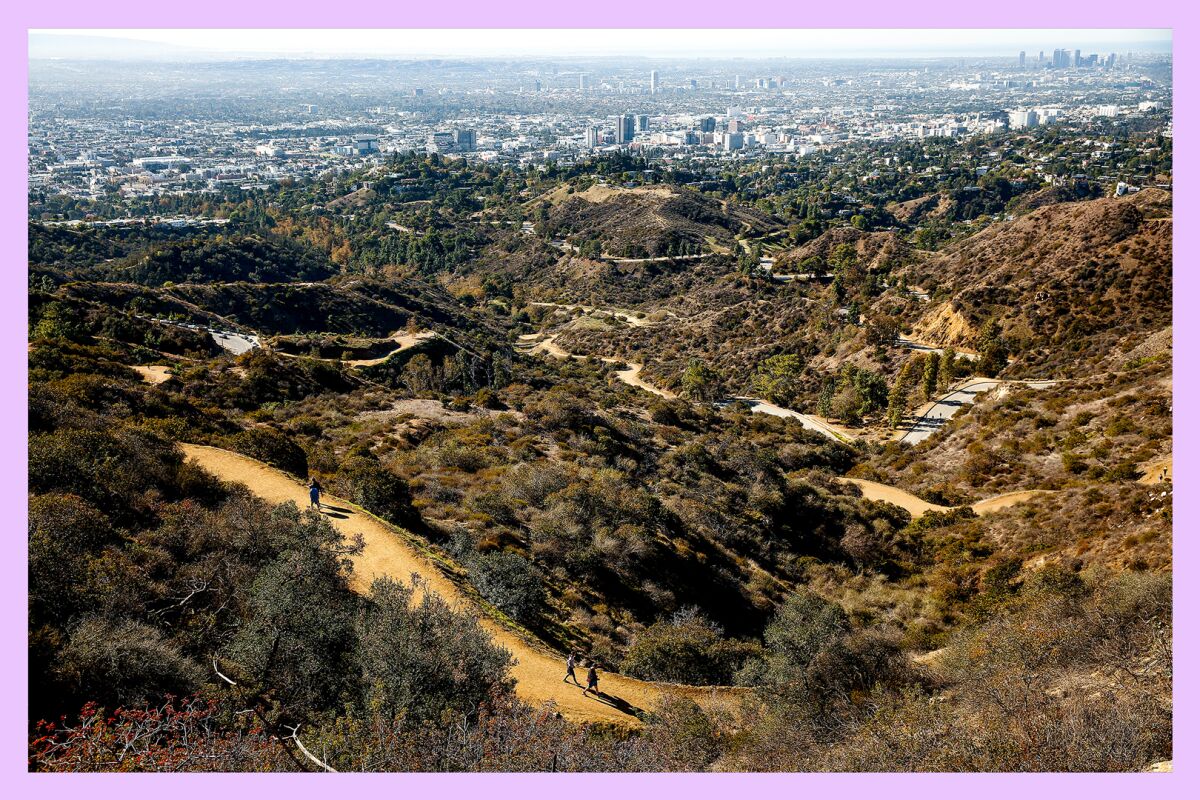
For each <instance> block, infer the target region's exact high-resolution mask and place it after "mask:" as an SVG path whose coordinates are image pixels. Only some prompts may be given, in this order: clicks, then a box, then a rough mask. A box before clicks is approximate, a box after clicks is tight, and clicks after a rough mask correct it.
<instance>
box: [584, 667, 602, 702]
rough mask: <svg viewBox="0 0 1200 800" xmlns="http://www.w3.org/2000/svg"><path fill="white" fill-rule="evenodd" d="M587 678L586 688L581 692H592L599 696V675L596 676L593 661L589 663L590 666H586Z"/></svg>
mask: <svg viewBox="0 0 1200 800" xmlns="http://www.w3.org/2000/svg"><path fill="white" fill-rule="evenodd" d="M587 679H588V685H587V688H586V689H584V690H583V693H584V694H587V693H588V692H591V693H592V694H594V695H597V696H599V694H600V688H599V686H600V676H598V675H597V674H596V665H595V663H593V664H591V666H589V667H588V674H587Z"/></svg>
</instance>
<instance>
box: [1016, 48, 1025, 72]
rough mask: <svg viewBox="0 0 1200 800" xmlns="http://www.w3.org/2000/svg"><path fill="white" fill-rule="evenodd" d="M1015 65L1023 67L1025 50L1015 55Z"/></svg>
mask: <svg viewBox="0 0 1200 800" xmlns="http://www.w3.org/2000/svg"><path fill="white" fill-rule="evenodd" d="M1017 66H1018V67H1020V68H1021V69H1025V51H1024V50H1022V51H1021V53H1020V55H1018V56H1017Z"/></svg>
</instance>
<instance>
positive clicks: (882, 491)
mask: <svg viewBox="0 0 1200 800" xmlns="http://www.w3.org/2000/svg"><path fill="white" fill-rule="evenodd" d="M841 480H842V481H844V482H845V483H852V484H854V485H855V486H857V487H858V488H859V489H861V490H862V494H863V497H865V498H866V499H867V500H880V501H883V502H885V503H891V504H892V505H894V506H899V507H900V508H903V509H904V510H905V511H907V512H908V513H909V514H912V516H913V518H914V519H916V518H917V517H920V516H924V515H925V514H928V513H929V512H930V511H950V510H951V509H952V508H953V506H942V505H938V504H937V503H930V502H928V501H926V500H922V499H921V498H919V497H917V496H916V495H915V494H912V493H911V492H906V491H904V490H903V489H899V488H897V487H895V486H888V485H887V484H885V483H876V482H875V481H867V480H862V479H861V478H842V479H841ZM1042 494H1054V492H1053V491H1051V490H1049V489H1025V490H1022V491H1019V492H1006V493H1005V494H998V495H996V496H995V497H989V498H987V499H985V500H980V501H979V502H978V503H972V504H971V510H972V511H974V512H975V513H976V514H979V515H980V516H983V515H984V514H991V513H993V512H996V511H1000V510H1001V509H1004V508H1008V507H1009V506H1015V505H1016V504H1017V503H1022V502H1024V501H1026V500H1029V499H1030V498H1033V497H1037V496H1038V495H1042Z"/></svg>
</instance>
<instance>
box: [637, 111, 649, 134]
mask: <svg viewBox="0 0 1200 800" xmlns="http://www.w3.org/2000/svg"><path fill="white" fill-rule="evenodd" d="M637 129H638V131H639V132H641V131H648V130H650V116H649V115H648V114H638V118H637Z"/></svg>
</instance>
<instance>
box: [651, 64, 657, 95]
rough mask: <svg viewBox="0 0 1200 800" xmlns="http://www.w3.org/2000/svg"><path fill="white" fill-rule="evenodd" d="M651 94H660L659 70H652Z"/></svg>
mask: <svg viewBox="0 0 1200 800" xmlns="http://www.w3.org/2000/svg"><path fill="white" fill-rule="evenodd" d="M650 94H658V70H656V69H652V70H650Z"/></svg>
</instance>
